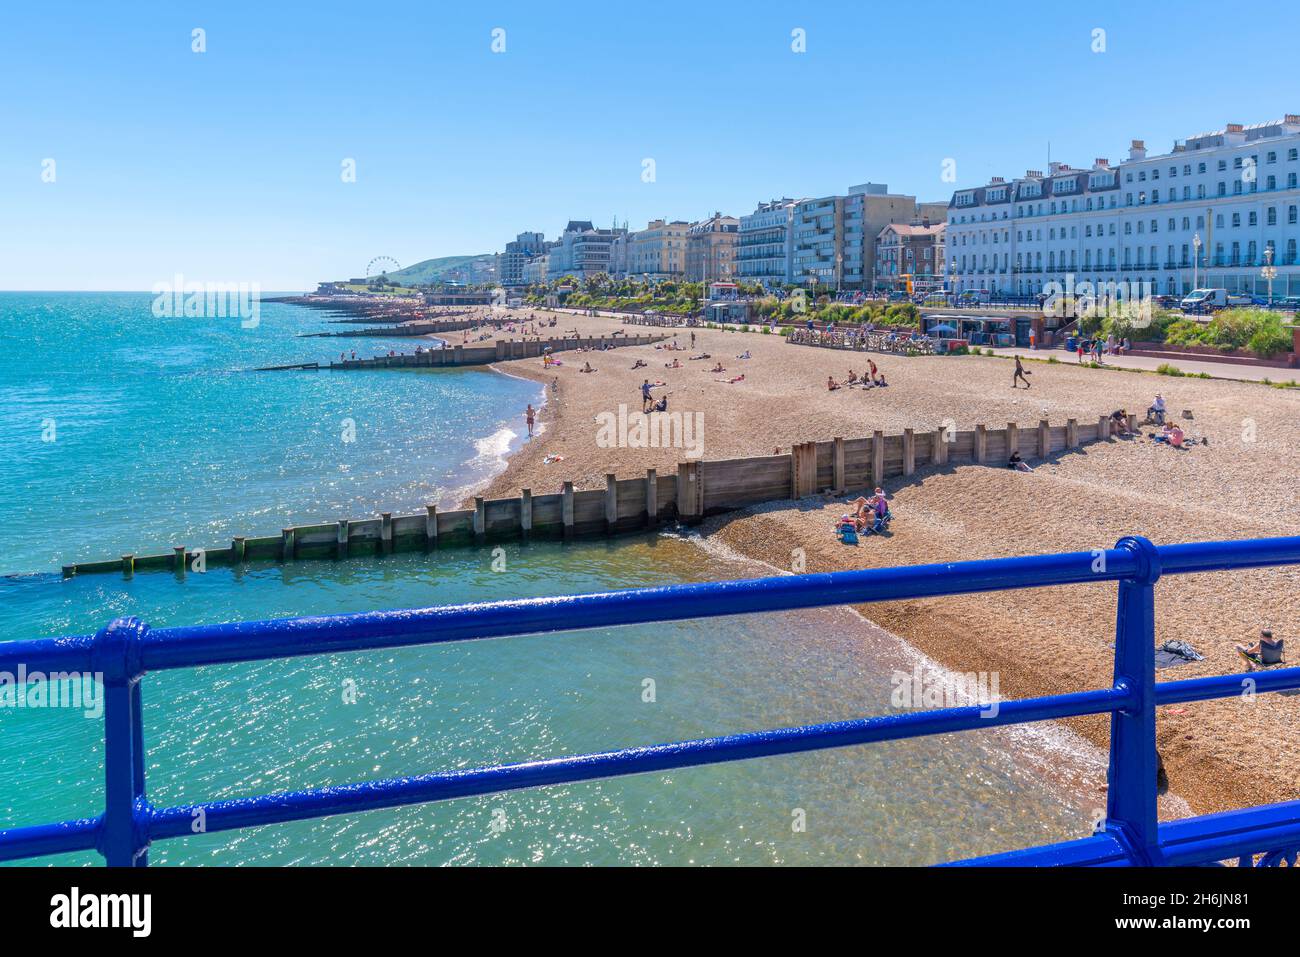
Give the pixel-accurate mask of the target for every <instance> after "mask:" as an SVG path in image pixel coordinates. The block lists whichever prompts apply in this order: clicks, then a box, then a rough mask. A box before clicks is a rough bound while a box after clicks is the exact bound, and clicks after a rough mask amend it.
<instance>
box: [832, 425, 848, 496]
mask: <svg viewBox="0 0 1300 957" xmlns="http://www.w3.org/2000/svg"><path fill="white" fill-rule="evenodd" d="M831 463H832V465H831V471H832V474H833V476H834V478H833V479H832V484H833V485H834V487H835V494H836V495H843V494H844V490H845V489H846V488H847V487H848V486H847V484H846V482H845V478H844V439H842V438H841V437H840V436H838V435H837V436H836V437H835V438H834V439H832V440H831Z"/></svg>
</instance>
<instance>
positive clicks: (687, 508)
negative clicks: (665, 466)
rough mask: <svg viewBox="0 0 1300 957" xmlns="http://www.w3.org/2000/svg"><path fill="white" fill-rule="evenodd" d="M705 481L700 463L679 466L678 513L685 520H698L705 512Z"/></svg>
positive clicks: (682, 463) (686, 463)
mask: <svg viewBox="0 0 1300 957" xmlns="http://www.w3.org/2000/svg"><path fill="white" fill-rule="evenodd" d="M702 484H703V480H702V479H701V478H700V463H699V462H681V463H679V464H678V466H677V512H678V514H679V515H680V516H681V517H682V518H684V519H691V520H693V519H698V518H699V517H700V516H701V515H702V514H703V512H704V494H703V488H702Z"/></svg>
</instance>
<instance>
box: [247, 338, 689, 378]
mask: <svg viewBox="0 0 1300 957" xmlns="http://www.w3.org/2000/svg"><path fill="white" fill-rule="evenodd" d="M666 338H668V337H667V336H650V335H646V336H585V337H581V336H570V337H568V338H565V339H497V340H496V341H495V342H490V343H487V344H486V345H456V346H447V347H445V348H442V349H426V350H425V351H423V352H417V353H402V354H401V355H395V356H373V357H371V358H369V359H344V360H342V361H340V362H334V361H330V362H328V363H320V362H296V363H291V364H288V365H279V366H262V367H261V368H259V369H255V370H254V371H255V372H284V371H296V370H305V371H315V370H319V369H403V368H412V369H413V368H435V369H439V368H444V367H450V366H485V365H491V364H492V363H493V362H507V361H509V360H511V359H539V358H541V356H542V354H543V353H544V352H547V351H550V352H552V353H557V352H568V351H572V350H574V349H586V350H597V351H599V350H602V349H617V348H621V347H623V346H645V345H651V344H653V343H656V342H662V341H663V340H664V339H666Z"/></svg>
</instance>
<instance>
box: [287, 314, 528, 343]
mask: <svg viewBox="0 0 1300 957" xmlns="http://www.w3.org/2000/svg"><path fill="white" fill-rule="evenodd" d="M341 321H343V322H351V321H352V320H348V319H345V320H341ZM515 322H518V323H522V320H520V319H516V318H510V319H486V318H478V319H429V320H419V319H412V320H405V321H403V322H399V323H395V324H393V325H389V326H378V327H367V328H365V329H344V330H341V331H339V332H300V333H298V338H299V339H333V338H346V337H349V336H353V337H355V336H375V337H380V336H437V335H442V334H444V333H448V332H460V331H461V330H462V329H476V328H478V327H479V326H492V327H493V328H495V329H500V328H501V327H502V326H505V325H509V324H511V323H515Z"/></svg>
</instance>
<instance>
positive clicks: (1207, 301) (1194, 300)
mask: <svg viewBox="0 0 1300 957" xmlns="http://www.w3.org/2000/svg"><path fill="white" fill-rule="evenodd" d="M1227 304H1228V290H1226V289H1193V290H1192V291H1191V292H1189V293H1188V294H1187V295H1186V296H1184V297H1183V301H1182V302H1180V303H1179V306H1180V307H1182V309H1183V310H1184V311H1186V310H1188V309H1222V308H1223V307H1224V306H1226V305H1227Z"/></svg>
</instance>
